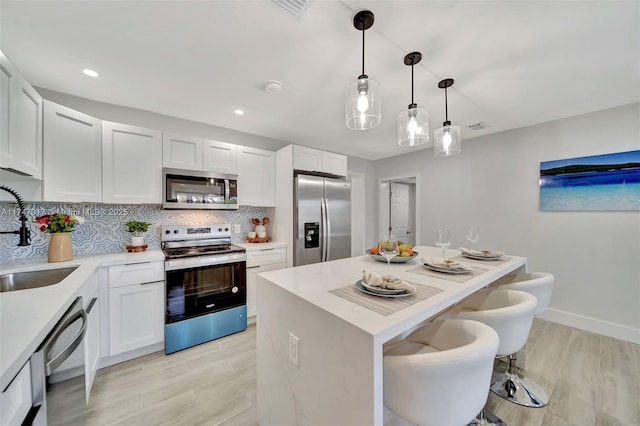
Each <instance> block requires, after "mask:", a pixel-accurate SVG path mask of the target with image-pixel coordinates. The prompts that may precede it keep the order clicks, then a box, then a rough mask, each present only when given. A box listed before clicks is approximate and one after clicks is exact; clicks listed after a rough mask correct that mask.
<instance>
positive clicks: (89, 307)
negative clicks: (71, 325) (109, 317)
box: [86, 297, 98, 314]
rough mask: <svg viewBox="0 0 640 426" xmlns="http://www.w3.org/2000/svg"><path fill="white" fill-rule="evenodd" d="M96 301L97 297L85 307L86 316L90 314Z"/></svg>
mask: <svg viewBox="0 0 640 426" xmlns="http://www.w3.org/2000/svg"><path fill="white" fill-rule="evenodd" d="M97 301H98V298H97V297H94V298H93V299H91V303H89V306H87V309H86V312H87V314H88V313H90V312H91V309H93V305H95V304H96V302H97Z"/></svg>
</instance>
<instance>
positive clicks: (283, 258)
mask: <svg viewBox="0 0 640 426" xmlns="http://www.w3.org/2000/svg"><path fill="white" fill-rule="evenodd" d="M286 267H287V249H286V248H277V249H265V250H256V251H253V250H251V251H247V316H248V317H252V316H255V315H256V314H257V309H256V307H257V306H256V275H257V274H259V273H261V272H267V271H274V270H276V269H282V268H286Z"/></svg>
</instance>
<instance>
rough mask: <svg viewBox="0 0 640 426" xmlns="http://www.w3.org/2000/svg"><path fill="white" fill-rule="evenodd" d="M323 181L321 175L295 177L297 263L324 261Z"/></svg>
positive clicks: (295, 248)
mask: <svg viewBox="0 0 640 426" xmlns="http://www.w3.org/2000/svg"><path fill="white" fill-rule="evenodd" d="M323 180H324V179H323V178H321V177H318V176H307V175H298V176H296V177H295V193H294V197H295V207H294V208H295V211H294V231H293V232H294V234H293V235H294V251H293V265H294V266H299V265H308V264H311V263H318V262H321V261H322V253H323V252H322V250H323V249H324V247H323V245H322V235H323V233H324V224H323V223H322V208H323V207H322V197H323Z"/></svg>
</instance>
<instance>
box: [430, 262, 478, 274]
mask: <svg viewBox="0 0 640 426" xmlns="http://www.w3.org/2000/svg"><path fill="white" fill-rule="evenodd" d="M422 266H424V267H425V268H427V269H430V270H432V271H436V272H442V273H445V274H469V273H471V269H457V268H456V269H454V268H440V267H438V266H431V265H429V264H427V263H423V264H422Z"/></svg>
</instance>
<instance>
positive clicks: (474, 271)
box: [407, 265, 488, 283]
mask: <svg viewBox="0 0 640 426" xmlns="http://www.w3.org/2000/svg"><path fill="white" fill-rule="evenodd" d="M467 266H468V267H469V268H470V269H471V273H470V274H448V273H446V272H437V271H432V270H431V269H427V268H425V267H424V266H422V265H420V266H417V267H415V268H411V269H408V270H407V272H413V273H414V274H420V275H426V276H428V277H435V278H440V279H442V280H448V281H455V282H457V283H463V282H466V281H469V280H470V279H471V278H473V277H477V276H478V275H480V274H484V273H485V272H487V271H488V269H484V268H477V267H475V266H472V265H467Z"/></svg>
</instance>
